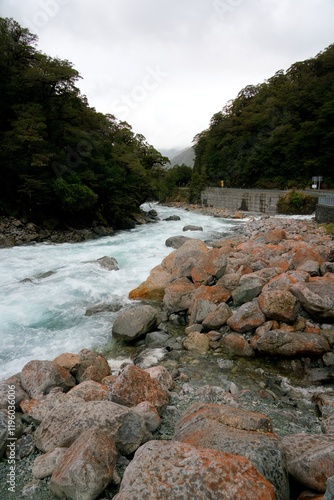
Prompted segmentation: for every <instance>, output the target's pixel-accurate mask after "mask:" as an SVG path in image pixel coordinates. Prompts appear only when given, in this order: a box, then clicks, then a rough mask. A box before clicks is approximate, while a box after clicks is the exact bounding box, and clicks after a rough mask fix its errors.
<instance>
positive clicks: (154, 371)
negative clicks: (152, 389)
mask: <svg viewBox="0 0 334 500" xmlns="http://www.w3.org/2000/svg"><path fill="white" fill-rule="evenodd" d="M145 372H146V373H148V374H149V376H150V377H152V378H153V379H155V380H156V381H157V382H159V384H160V385H161V387H162V388H163V389H165V391H170V390H171V389H172V387H173V386H174V381H173V379H172V376H171V374H170V373H169V371H168V370H167V369H166V368H165V367H164V366H160V365H159V366H152V367H150V368H146V369H145Z"/></svg>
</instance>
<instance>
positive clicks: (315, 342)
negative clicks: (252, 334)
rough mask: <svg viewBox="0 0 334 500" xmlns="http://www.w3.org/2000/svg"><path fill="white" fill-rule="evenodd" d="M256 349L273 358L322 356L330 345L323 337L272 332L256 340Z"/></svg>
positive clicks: (282, 331)
mask: <svg viewBox="0 0 334 500" xmlns="http://www.w3.org/2000/svg"><path fill="white" fill-rule="evenodd" d="M254 348H255V349H257V350H258V351H259V352H261V353H264V354H270V355H273V356H277V355H279V356H288V357H294V356H320V355H321V354H324V353H326V352H328V351H329V350H330V345H329V343H328V341H327V339H326V338H325V337H324V336H323V335H318V334H312V333H303V332H290V331H284V330H270V331H269V332H265V333H264V334H263V335H262V336H261V337H259V338H258V339H257V340H256V342H255V345H254Z"/></svg>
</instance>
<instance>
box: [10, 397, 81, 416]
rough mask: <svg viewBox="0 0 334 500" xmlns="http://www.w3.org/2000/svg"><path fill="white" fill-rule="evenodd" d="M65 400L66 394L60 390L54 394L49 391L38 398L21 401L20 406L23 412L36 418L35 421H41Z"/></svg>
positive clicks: (66, 398)
mask: <svg viewBox="0 0 334 500" xmlns="http://www.w3.org/2000/svg"><path fill="white" fill-rule="evenodd" d="M71 399H72V398H71ZM74 399H76V398H74ZM66 401H68V397H67V394H64V393H62V392H61V393H56V394H53V393H50V394H47V395H46V396H41V397H39V398H38V399H26V400H25V401H21V405H20V406H21V409H22V411H23V413H25V414H26V415H29V416H30V417H31V418H33V419H34V420H36V422H42V420H44V418H45V417H46V416H47V415H48V414H49V413H50V412H51V411H56V408H57V407H58V406H59V405H60V404H62V403H64V402H66Z"/></svg>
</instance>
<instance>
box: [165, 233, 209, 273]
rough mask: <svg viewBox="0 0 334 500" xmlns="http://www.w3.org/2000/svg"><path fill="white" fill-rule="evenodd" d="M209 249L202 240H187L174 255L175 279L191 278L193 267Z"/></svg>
mask: <svg viewBox="0 0 334 500" xmlns="http://www.w3.org/2000/svg"><path fill="white" fill-rule="evenodd" d="M208 251H209V249H208V247H207V246H206V244H205V243H204V242H203V241H201V240H195V239H190V240H189V241H186V242H185V243H184V244H183V245H182V246H181V247H180V248H179V249H178V250H176V251H175V255H174V257H173V272H172V274H173V279H175V278H181V277H186V278H190V276H191V271H192V269H193V267H194V266H195V265H196V264H197V262H198V260H199V259H200V258H201V257H202V256H203V254H205V253H207V252H208Z"/></svg>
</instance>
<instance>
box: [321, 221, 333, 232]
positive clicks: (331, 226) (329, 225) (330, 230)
mask: <svg viewBox="0 0 334 500" xmlns="http://www.w3.org/2000/svg"><path fill="white" fill-rule="evenodd" d="M322 226H323V227H324V228H325V229H326V233H327V234H330V235H334V222H330V223H328V224H322Z"/></svg>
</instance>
